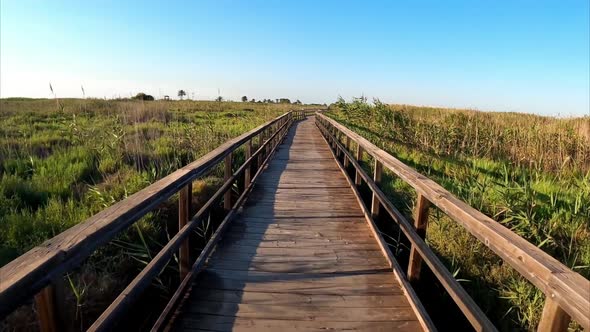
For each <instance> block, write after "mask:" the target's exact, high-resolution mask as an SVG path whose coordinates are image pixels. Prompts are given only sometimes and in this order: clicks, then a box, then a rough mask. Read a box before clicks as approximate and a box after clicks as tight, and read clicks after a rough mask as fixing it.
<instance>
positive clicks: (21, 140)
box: [0, 98, 294, 329]
mask: <svg viewBox="0 0 590 332" xmlns="http://www.w3.org/2000/svg"><path fill="white" fill-rule="evenodd" d="M293 107H294V106H292V105H288V104H261V103H234V102H222V103H220V102H202V101H198V102H197V101H149V102H147V101H146V102H142V101H129V100H120V101H117V100H100V99H85V100H82V99H66V100H59V101H58V100H49V99H16V98H13V99H3V100H0V266H2V265H5V264H6V263H8V262H9V261H11V260H12V259H14V258H16V257H17V256H19V255H21V254H23V253H24V252H26V251H27V250H29V249H30V248H32V247H33V246H35V245H36V244H39V243H41V242H43V241H44V240H47V239H49V238H51V237H53V236H55V235H57V234H58V233H60V232H62V231H64V230H66V229H67V228H69V227H71V226H72V225H75V224H76V223H79V222H81V221H83V220H85V219H86V218H88V217H90V216H91V215H93V214H95V213H97V212H99V211H101V210H103V209H104V208H105V207H108V206H110V205H112V204H114V203H115V202H117V201H120V200H121V199H124V198H125V197H126V196H128V195H131V194H133V193H134V192H136V191H138V190H140V189H142V188H144V187H146V186H147V185H149V184H151V183H153V182H154V181H156V180H157V179H159V178H162V177H163V176H166V175H167V174H169V173H171V172H172V171H174V170H176V169H177V168H179V167H181V166H183V165H185V164H187V163H189V162H190V161H193V160H196V159H198V158H199V157H200V156H202V155H204V154H205V153H206V152H208V151H210V150H212V149H213V148H215V147H217V146H219V145H220V144H222V143H224V142H225V141H227V140H228V139H230V138H232V137H235V136H238V135H239V134H241V133H243V132H246V131H248V130H250V129H252V128H254V127H256V126H258V125H260V124H262V123H264V122H266V121H268V120H270V119H272V118H275V117H276V116H278V115H280V114H282V113H284V112H286V111H288V110H289V109H292V108H293ZM217 175H219V174H217V173H215V172H214V173H213V174H211V175H210V176H208V177H206V178H204V179H203V180H202V181H200V182H198V183H196V184H195V186H194V189H193V191H194V196H195V200H196V201H195V205H197V206H198V205H199V204H202V203H204V201H203V198H205V197H207V198H208V196H210V195H211V194H212V191H213V189H214V188H216V187H217V186H219V184H220V180H219V177H218V176H217ZM174 199H175V198H173V199H171V201H170V202H169V205H170V206H171V207H172V208H170V209H166V207H163V208H160V209H159V211H158V213H150V214H149V215H148V216H146V217H144V218H143V219H142V220H141V221H140V222H138V223H137V224H136V226H134V227H132V228H131V229H130V230H129V231H128V232H126V233H125V234H123V235H121V236H120V237H119V238H117V239H116V240H115V241H113V242H112V243H111V244H110V245H108V246H105V247H104V248H102V249H100V250H98V251H97V252H96V253H95V254H94V255H93V256H92V257H91V258H90V259H89V260H88V262H87V263H85V264H84V265H83V266H82V267H81V268H80V269H78V270H77V271H75V273H73V274H71V275H68V276H67V277H66V284H67V285H68V286H69V287H68V292H67V294H68V295H67V297H68V299H69V303H70V304H71V311H72V313H73V314H74V315H75V317H76V320H75V322H73V324H75V325H76V326H79V328H80V329H84V327H87V326H88V323H91V322H92V321H93V320H94V319H95V318H96V317H97V315H98V314H100V312H102V310H104V309H105V308H106V307H105V306H106V305H108V303H109V301H110V300H112V299H113V298H114V297H115V296H116V295H118V292H119V291H120V290H122V288H123V287H124V286H126V284H127V282H128V281H129V280H130V278H132V277H133V276H135V275H136V274H137V272H138V271H139V270H140V269H141V268H142V267H143V266H145V264H147V263H146V261H149V259H150V257H151V256H152V255H153V254H154V253H155V252H157V251H158V250H159V248H161V247H162V246H163V244H165V243H166V242H167V239H168V238H169V234H168V233H169V230H168V228H169V227H167V226H166V225H167V221H170V220H172V221H171V222H170V223H171V224H172V225H175V224H176V223H177V221H176V220H177V217H176V215H174V213H176V209H175V206H176V205H175V204H176V203H175V201H174ZM171 231H174V230H173V229H172V230H171ZM174 268H175V267H174V266H172V269H174ZM169 274H170V280H166V275H163V276H161V277H160V278H159V280H158V284H157V285H155V288H158V287H159V288H160V290H161V291H163V292H166V291H167V288H168V287H167V286H169V285H170V283H172V282H173V281H172V280H176V279H178V275H177V273H174V271H172V272H171V273H169ZM30 310H31V309H30V308H29V307H24V308H22V309H21V310H19V311H17V312H15V313H14V314H13V315H12V316H11V317H9V319H8V320H7V322H8V324H9V325H10V326H17V327H20V328H21V329H29V328H36V321H35V319H34V318H30V317H31V315H32V313H31V311H30ZM141 314H145V313H141ZM72 317H74V316H72ZM23 324H25V326H23ZM27 324H28V325H27ZM0 325H1V324H0ZM0 327H1V326H0Z"/></svg>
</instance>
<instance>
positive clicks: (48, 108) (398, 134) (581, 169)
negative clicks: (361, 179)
mask: <svg viewBox="0 0 590 332" xmlns="http://www.w3.org/2000/svg"><path fill="white" fill-rule="evenodd" d="M291 108H293V106H292V105H288V104H261V103H234V102H221V103H220V102H201V101H199V102H197V101H149V102H148V101H146V102H142V101H130V100H99V99H85V100H82V99H66V100H59V101H58V100H55V99H16V98H13V99H3V100H0V266H2V265H4V264H6V263H7V262H9V261H10V260H12V259H14V258H15V257H17V256H19V255H21V254H22V253H24V252H26V251H27V250H28V249H30V248H31V247H33V246H34V245H36V244H39V243H41V242H43V241H44V240H46V239H48V238H51V237H53V236H55V235H56V234H58V233H60V232H62V231H64V230H65V229H67V228H69V227H71V226H72V225H74V224H76V223H79V222H81V221H83V220H85V219H86V218H88V217H89V216H91V215H93V214H95V213H97V212H99V211H101V210H102V209H104V208H105V207H108V206H110V205H112V204H114V203H115V202H117V201H120V200H121V199H123V198H125V197H126V196H128V195H130V194H132V193H134V192H136V191H138V190H140V189H142V188H144V187H146V186H147V185H149V184H150V183H153V182H154V181H156V180H157V179H159V178H162V177H163V176H165V175H167V174H169V173H170V172H172V171H173V170H175V169H177V168H179V167H181V166H183V165H185V164H187V163H188V162H190V161H193V160H195V159H198V158H199V157H200V156H202V155H203V154H205V153H206V152H208V151H210V150H211V149H213V148H214V147H216V146H218V145H220V144H221V143H223V142H225V141H227V140H228V139H229V138H231V137H235V136H237V135H239V134H241V133H243V132H245V131H247V130H249V129H251V128H254V127H256V126H257V125H260V124H262V123H263V122H265V121H268V120H270V119H272V118H274V117H276V116H278V115H280V114H282V113H284V112H286V111H288V110H289V109H291ZM329 115H330V116H331V117H333V118H335V119H337V120H339V121H341V122H342V123H344V124H345V125H347V126H348V127H349V128H351V129H353V130H355V131H356V132H358V133H360V134H361V135H363V136H364V137H366V138H368V139H370V140H371V141H373V142H374V143H375V144H376V145H378V146H380V147H381V148H383V149H385V150H387V151H389V152H390V153H392V154H393V155H394V156H396V157H397V158H398V159H400V160H401V161H403V162H405V163H406V164H408V165H410V166H412V167H414V168H416V169H417V170H418V171H419V172H421V173H423V174H426V175H427V176H429V177H430V178H432V179H434V180H435V181H437V182H439V183H440V184H441V185H443V186H444V187H445V188H447V189H448V190H449V191H451V192H452V193H454V194H455V195H457V196H458V197H460V198H461V199H463V200H465V201H466V202H467V203H469V204H470V205H472V206H473V207H475V208H477V209H479V210H481V211H482V212H484V213H485V214H487V215H489V216H490V217H492V218H494V219H496V220H497V221H498V222H500V223H502V224H504V225H506V226H507V227H509V228H510V229H512V230H513V231H514V232H516V233H517V234H519V235H520V236H522V237H524V238H525V239H527V240H529V241H531V242H532V243H534V244H535V245H537V246H539V247H540V248H542V249H543V250H545V251H546V252H548V253H549V254H551V255H552V256H554V257H556V258H557V259H558V260H560V261H562V262H563V263H564V264H566V265H567V266H569V267H571V268H572V269H574V270H575V271H577V272H579V273H581V274H582V275H583V276H585V277H586V278H589V277H590V229H589V220H590V118H588V117H586V118H578V119H553V118H546V117H540V116H534V115H525V114H516V113H483V112H475V111H467V110H452V109H434V108H425V107H413V106H405V105H393V106H390V105H384V104H381V103H379V102H376V103H374V104H369V103H367V102H366V100H364V99H357V100H354V101H353V102H350V103H347V102H344V101H342V100H340V101H339V102H337V103H336V104H333V105H332V107H331V111H330V112H329ZM367 165H370V163H368V164H367ZM219 184H220V179H219V173H216V172H213V173H212V174H210V175H209V176H207V177H205V178H203V179H202V180H201V181H199V182H198V183H196V184H195V186H194V188H193V191H194V195H195V200H196V202H195V203H196V205H197V206H198V205H199V203H200V204H202V203H203V202H204V200H203V198H204V197H207V196H208V195H210V194H211V193H212V192H213V190H214V189H215V188H216V187H218V186H219ZM382 185H383V188H384V191H385V192H386V194H388V195H389V197H390V198H391V199H392V201H393V202H394V203H395V205H396V206H397V207H398V208H399V209H400V210H402V212H404V213H405V214H406V215H407V216H408V217H410V216H411V211H412V209H413V201H414V198H415V192H413V190H412V189H411V188H410V187H409V186H408V185H406V184H404V183H403V182H402V181H400V180H399V179H396V178H395V177H394V176H392V175H391V174H388V173H386V174H385V175H384V178H383V180H382ZM174 200H175V198H172V199H171V200H170V202H168V206H169V207H170V208H167V206H163V207H160V208H159V209H158V211H157V212H155V213H150V214H148V215H147V216H146V217H144V218H143V219H142V220H141V221H140V222H138V223H137V224H136V225H135V226H133V227H132V228H131V229H130V230H129V231H127V232H125V233H124V234H122V235H121V236H119V237H118V238H117V239H116V240H114V241H113V242H112V243H111V244H109V245H107V246H105V247H103V248H101V249H100V250H98V251H97V252H96V253H95V254H94V255H93V256H92V257H91V258H90V259H89V260H88V261H87V262H86V263H85V264H84V265H83V266H82V267H81V268H79V269H77V270H76V271H74V272H73V273H71V274H68V275H67V276H66V279H65V281H66V284H67V285H68V290H67V299H68V303H69V306H70V309H69V310H71V311H72V317H75V320H73V321H72V324H74V325H75V327H76V328H79V329H84V328H85V327H88V324H89V323H91V322H92V321H93V320H94V319H95V318H96V317H97V315H98V314H100V313H101V312H102V310H104V308H105V307H106V306H107V305H108V304H109V303H110V301H111V300H112V299H113V298H114V297H115V296H116V295H118V293H119V292H120V290H121V289H122V288H123V287H124V286H125V285H126V284H127V283H128V281H129V280H130V278H132V277H133V276H135V275H136V274H137V272H138V271H139V270H140V269H141V268H142V267H143V266H145V264H146V262H147V261H149V259H150V258H151V257H152V255H153V254H154V253H155V252H157V251H158V249H159V248H161V247H162V245H163V244H164V243H165V242H167V240H168V239H169V237H170V235H169V233H170V232H173V231H174V229H173V228H172V229H169V228H170V227H169V226H168V222H171V223H172V224H175V223H176V219H177V217H176V215H174V213H176V212H175V211H176V202H175V201H174ZM429 222H430V224H429V228H428V234H427V241H428V243H429V245H430V246H431V247H432V248H433V249H434V250H435V251H436V252H437V254H438V255H439V256H440V257H441V258H442V259H443V261H444V262H445V263H446V264H447V266H448V267H449V269H450V270H451V271H452V272H454V273H455V274H456V276H457V278H458V279H460V280H461V282H462V284H463V285H464V287H465V288H466V289H467V290H468V291H469V292H470V293H471V294H472V295H473V296H474V297H475V298H476V300H477V302H478V303H479V304H480V306H481V307H482V308H483V309H484V311H486V313H487V314H488V315H489V317H490V318H491V319H492V321H494V322H497V323H499V326H498V327H500V328H501V329H502V330H513V329H524V330H531V329H534V327H535V326H536V324H537V323H538V320H539V317H540V312H541V310H542V305H543V301H544V300H543V299H544V296H543V295H542V294H541V293H540V292H539V291H538V290H536V289H535V288H534V287H533V286H532V285H531V284H530V283H528V282H527V281H526V280H524V279H523V278H522V277H520V276H519V275H518V274H517V273H516V272H515V271H514V270H513V269H511V268H510V267H508V266H506V265H503V264H502V261H501V260H500V259H499V258H498V257H496V256H495V255H494V254H493V253H492V252H490V251H489V250H488V249H487V248H486V247H485V246H484V245H483V244H481V243H479V242H478V241H477V240H476V239H475V238H473V237H472V236H470V235H469V234H467V232H466V231H464V230H463V229H462V228H461V227H460V226H458V225H456V224H455V223H454V222H453V221H451V220H450V219H448V218H447V217H445V216H444V214H442V213H440V212H439V211H433V212H431V214H430V220H429ZM389 235H390V237H388V240H389V242H390V244H391V245H392V247H393V248H394V249H395V252H396V253H397V254H399V255H404V254H407V252H408V247H407V243H404V242H403V241H400V240H399V239H398V238H397V235H396V234H389ZM170 265H171V266H169V268H168V269H167V271H168V272H167V273H164V274H162V275H161V276H160V277H159V278H158V279H157V282H156V283H155V284H154V285H153V287H152V293H151V294H152V295H150V296H153V297H156V298H158V297H161V296H162V294H165V293H167V291H168V289H169V288H170V289H171V287H170V286H171V285H173V284H174V283H175V282H177V279H178V274H177V271H176V270H175V267H174V266H173V265H174V264H170ZM154 294H155V295H154ZM31 310H32V309H31V307H30V306H24V307H23V308H21V309H19V310H17V311H16V312H15V313H14V314H13V315H11V316H10V317H9V318H8V320H7V321H6V322H5V323H7V324H8V325H11V326H17V327H18V328H20V329H34V328H36V322H35V319H34V318H32V315H33V313H32V311H31ZM142 310H144V311H143V312H140V313H139V316H142V315H143V316H148V315H149V312H148V311H149V308H143V307H142ZM151 310H153V311H154V312H157V310H158V309H157V307H156V308H152V309H151ZM23 324H24V325H23ZM1 327H2V326H1V324H0V328H1ZM141 327H142V325H141V324H140V325H139V328H141ZM572 327H573V328H575V326H574V325H572Z"/></svg>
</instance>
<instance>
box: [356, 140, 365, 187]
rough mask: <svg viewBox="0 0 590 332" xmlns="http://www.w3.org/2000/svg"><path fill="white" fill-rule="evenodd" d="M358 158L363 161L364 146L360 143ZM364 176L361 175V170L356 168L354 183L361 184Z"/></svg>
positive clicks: (357, 147)
mask: <svg viewBox="0 0 590 332" xmlns="http://www.w3.org/2000/svg"><path fill="white" fill-rule="evenodd" d="M355 157H356V160H357V161H358V162H359V163H361V162H362V161H363V148H362V146H361V145H360V144H357V146H356V156H355ZM361 181H362V177H361V170H358V169H357V170H356V176H355V178H354V184H355V185H357V186H360V185H361Z"/></svg>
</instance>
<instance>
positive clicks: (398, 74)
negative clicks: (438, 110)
mask: <svg viewBox="0 0 590 332" xmlns="http://www.w3.org/2000/svg"><path fill="white" fill-rule="evenodd" d="M122 2H123V1H71V2H70V1H68V2H62V1H24V0H1V35H0V37H1V45H0V46H1V47H0V57H1V58H0V61H1V63H0V65H1V67H0V70H1V77H0V79H1V89H0V96H2V97H10V96H31V97H50V96H51V94H50V91H49V87H48V85H49V82H51V83H52V85H53V87H54V89H55V91H56V93H57V96H58V97H81V95H82V92H81V89H80V85H83V86H84V88H85V90H86V94H87V95H88V96H95V97H113V96H129V95H130V94H135V93H137V92H140V91H144V92H146V93H150V94H153V95H154V96H156V97H157V96H161V95H165V94H168V95H171V96H175V95H176V91H177V90H178V89H185V90H187V91H188V92H189V93H190V94H191V95H192V93H193V92H194V93H195V98H197V99H212V98H214V97H216V96H217V91H218V89H219V90H220V92H221V95H222V96H224V97H226V98H229V99H234V100H237V99H239V98H240V96H242V95H247V96H248V97H250V98H257V99H258V98H279V97H287V98H291V99H293V100H294V99H301V100H302V101H304V102H322V103H323V102H327V103H329V102H332V101H334V100H335V99H336V98H337V97H338V96H339V95H341V96H343V97H345V98H346V99H349V98H350V97H352V96H359V95H361V94H364V95H365V96H368V97H369V98H372V97H378V98H380V99H381V100H382V101H385V102H391V103H407V104H418V105H439V106H450V107H470V108H476V109H481V110H496V111H520V112H531V113H540V114H551V115H557V114H560V115H573V114H578V115H583V114H590V110H589V109H590V100H589V99H590V96H589V90H590V83H589V81H590V68H589V67H590V64H589V62H590V60H589V57H590V55H589V53H590V52H589V40H590V36H589V33H590V32H589V30H590V26H589V13H590V8H589V3H590V1H588V0H572V1H567V0H563V1H551V2H545V1H472V0H469V1H409V0H408V1H403V2H402V1H399V2H397V1H396V2H394V1H355V2H353V1H292V2H289V3H287V1H240V2H238V1H219V0H216V1H213V0H211V1H186V2H168V1H159V2H149V1H141V2H139V1H138V2H132V1H128V2H125V3H122Z"/></svg>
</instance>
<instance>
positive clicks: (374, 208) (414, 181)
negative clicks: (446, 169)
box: [316, 113, 590, 331]
mask: <svg viewBox="0 0 590 332" xmlns="http://www.w3.org/2000/svg"><path fill="white" fill-rule="evenodd" d="M316 123H317V125H318V127H319V128H320V130H321V132H322V133H323V135H324V136H325V137H326V139H327V141H328V142H329V143H330V145H331V147H332V149H333V151H334V155H335V156H336V158H337V159H339V160H338V161H339V163H340V162H341V166H342V167H344V168H349V167H350V166H349V165H352V167H353V168H354V170H355V179H354V182H353V183H354V184H355V185H356V186H360V185H361V183H362V181H364V182H365V183H366V184H367V186H368V187H369V189H370V190H371V192H372V201H371V207H370V215H371V218H376V217H378V216H379V214H380V213H383V212H382V210H385V211H384V212H386V213H388V214H389V215H390V216H391V218H392V219H393V220H394V221H395V222H397V223H398V225H399V227H400V229H401V230H402V231H403V233H404V234H405V235H406V237H407V238H408V239H409V241H410V242H411V250H410V259H409V265H408V269H407V273H405V276H403V277H404V278H407V280H410V281H414V280H417V279H419V278H420V268H421V265H422V262H424V263H426V265H428V266H429V267H430V269H431V270H432V272H433V274H434V275H435V276H436V278H437V279H438V280H439V281H440V282H441V284H442V286H443V287H444V288H445V289H446V291H447V292H448V294H449V295H450V296H451V298H452V299H453V300H454V302H455V303H456V304H457V306H458V307H459V308H460V310H461V311H462V312H463V314H464V315H465V316H466V318H467V319H468V320H469V322H470V323H471V324H472V326H473V327H474V328H475V329H476V330H477V331H495V330H496V328H495V327H494V325H493V324H492V323H491V322H490V320H489V319H488V318H487V317H486V315H485V314H484V313H483V311H482V310H481V309H480V308H479V307H478V306H477V304H476V303H475V302H474V301H473V299H472V298H471V297H470V296H469V294H468V293H467V292H466V291H465V289H464V288H463V287H462V286H461V285H460V284H459V283H458V282H457V281H456V280H455V278H454V277H453V275H452V274H451V272H449V270H447V268H446V267H445V266H444V264H443V263H442V262H441V261H440V260H439V259H438V257H437V256H436V255H435V254H434V252H433V251H432V250H431V249H430V248H429V247H428V245H427V244H426V242H425V241H424V237H425V234H426V228H427V221H428V211H429V206H430V204H433V205H434V206H436V207H438V208H439V209H440V210H441V211H442V212H443V213H445V214H447V215H448V216H449V217H450V218H451V219H453V220H454V221H456V222H457V223H459V224H460V225H462V226H463V227H464V228H465V229H466V230H467V231H469V232H470V233H471V234H472V235H474V236H475V237H476V238H477V239H479V240H480V241H481V242H483V243H484V244H485V245H486V246H487V247H489V248H490V249H491V250H492V251H493V252H494V253H496V254H497V255H498V256H499V257H501V258H502V259H503V260H504V262H506V263H508V264H510V266H512V267H513V268H514V269H515V270H516V271H518V272H519V273H520V274H521V275H522V276H523V277H525V278H526V279H528V280H529V281H530V282H531V283H532V284H533V285H535V286H536V287H537V288H539V289H540V290H541V291H542V292H543V293H545V295H546V301H545V307H544V309H543V314H542V317H541V321H540V324H539V327H538V330H539V331H566V330H567V327H568V324H569V322H570V320H571V319H573V320H575V321H576V322H578V323H579V324H580V325H582V326H583V327H584V328H585V329H588V330H590V281H588V280H587V279H585V278H584V277H582V276H581V275H580V274H578V273H575V272H573V271H572V270H570V269H569V268H568V267H566V266H565V265H563V264H562V263H560V262H559V261H557V260H556V259H554V258H553V257H551V256H550V255H548V254H546V253H545V252H543V251H542V250H541V249H539V248H537V247H536V246H534V245H532V244H531V243H529V242H527V241H526V240H524V239H523V238H521V237H520V236H518V235H516V234H515V233H513V232H512V231H510V230H509V229H507V228H506V227H504V226H502V225H501V224H500V223H498V222H496V221H495V220H493V219H491V218H489V217H487V216H486V215H484V214H483V213H481V212H480V211H477V210H476V209H474V208H472V207H471V206H469V205H467V204H466V203H464V202H463V201H461V200H459V199H458V198H456V197H455V196H454V195H452V194H451V193H449V192H448V191H447V190H445V189H444V188H443V187H441V186H440V185H439V184H437V183H435V182H434V181H432V180H430V179H428V178H427V177H425V176H423V175H421V174H419V173H418V172H416V171H415V170H414V169H412V168H411V167H408V166H407V165H405V164H403V163H402V162H400V161H399V160H397V159H396V158H394V157H393V156H391V155H390V154H388V153H387V152H385V151H383V150H381V149H379V148H378V147H376V146H375V145H374V144H372V143H371V142H369V141H368V140H366V139H365V138H363V137H362V136H360V135H358V134H356V133H354V132H353V131H351V130H349V129H348V128H346V127H345V126H343V125H342V124H340V123H338V122H337V121H335V120H333V119H330V118H328V117H327V116H324V115H322V114H319V113H318V114H316ZM352 143H354V146H355V147H356V151H354V155H353V151H352V150H351V149H352ZM364 153H367V154H369V155H370V156H371V157H372V159H373V160H374V163H375V165H374V167H373V170H374V174H373V177H370V176H369V175H368V174H367V173H366V172H365V171H364V170H363V168H362V167H361V164H360V162H359V161H361V160H362V158H363V154H364ZM340 159H342V160H340ZM383 167H385V168H387V169H388V170H390V171H391V172H393V174H395V175H396V176H397V177H399V178H400V179H402V180H403V181H405V182H406V183H408V184H409V185H410V186H411V187H412V188H414V189H415V190H416V192H417V194H418V196H417V202H416V204H415V211H414V224H413V225H412V223H410V221H408V220H407V219H406V218H405V217H404V216H403V215H402V214H401V213H400V212H399V211H398V210H397V209H396V208H395V207H394V206H393V205H392V204H391V202H390V201H389V200H388V199H387V198H386V196H385V194H384V193H383V191H382V190H381V188H380V185H379V182H380V181H381V174H382V170H383ZM351 181H352V180H351ZM353 189H356V188H354V187H353ZM386 250H387V251H388V255H390V256H392V254H391V252H390V251H389V249H388V248H387V249H386ZM392 259H393V258H392ZM393 264H396V263H395V262H394V263H393ZM397 268H399V266H397Z"/></svg>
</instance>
